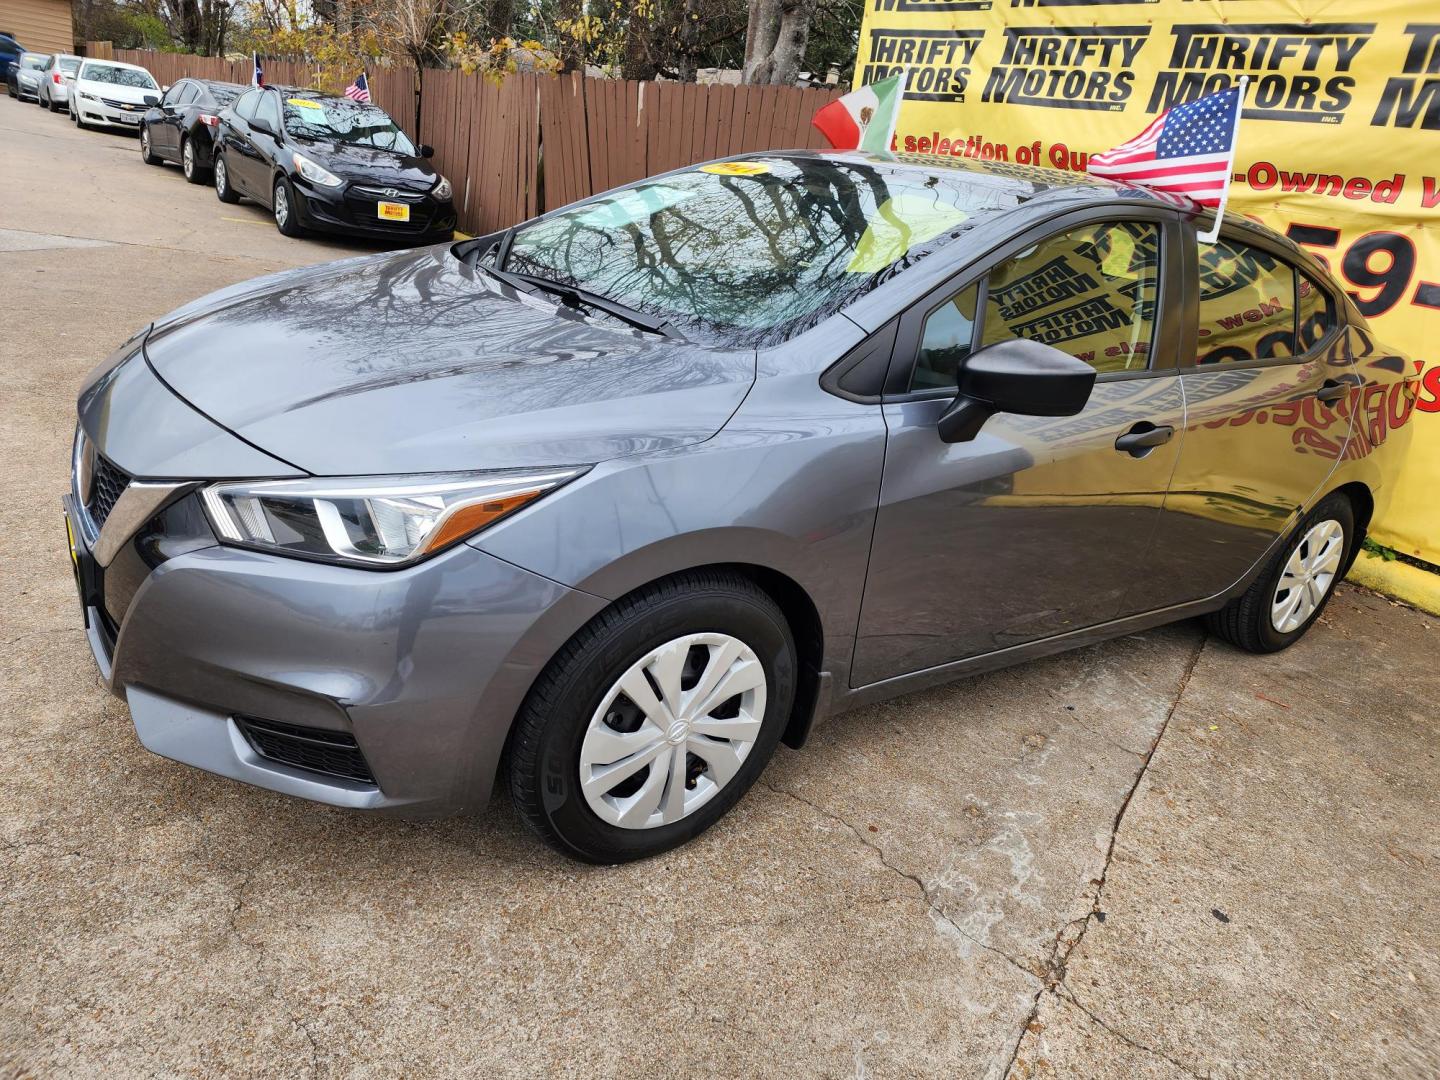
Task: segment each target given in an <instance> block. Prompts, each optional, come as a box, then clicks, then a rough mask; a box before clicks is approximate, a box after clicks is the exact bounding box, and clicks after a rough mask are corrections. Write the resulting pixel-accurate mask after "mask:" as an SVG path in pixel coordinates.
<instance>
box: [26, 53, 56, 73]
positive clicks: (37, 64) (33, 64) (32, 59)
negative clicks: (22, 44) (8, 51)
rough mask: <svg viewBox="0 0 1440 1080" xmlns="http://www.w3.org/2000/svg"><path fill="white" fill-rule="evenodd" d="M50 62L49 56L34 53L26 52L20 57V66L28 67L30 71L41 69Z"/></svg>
mask: <svg viewBox="0 0 1440 1080" xmlns="http://www.w3.org/2000/svg"><path fill="white" fill-rule="evenodd" d="M49 63H50V57H48V56H40V55H37V54H36V53H26V54H25V55H24V56H22V57H21V58H20V66H21V67H23V68H29V69H30V70H31V71H42V70H44V68H45V66H46V65H47V64H49Z"/></svg>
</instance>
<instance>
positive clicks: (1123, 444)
mask: <svg viewBox="0 0 1440 1080" xmlns="http://www.w3.org/2000/svg"><path fill="white" fill-rule="evenodd" d="M1174 434H1175V429H1174V428H1173V427H1171V426H1170V425H1169V424H1160V425H1158V426H1157V425H1155V424H1152V423H1150V421H1149V420H1141V421H1140V422H1139V423H1138V424H1136V425H1135V426H1134V427H1132V428H1131V429H1130V430H1129V431H1127V432H1126V433H1125V434H1124V435H1121V436H1120V437H1119V438H1118V439H1116V440H1115V449H1116V450H1119V451H1121V452H1122V453H1126V454H1129V455H1130V456H1131V457H1137V458H1142V457H1144V456H1145V455H1146V454H1148V453H1150V451H1151V450H1154V449H1155V447H1157V446H1164V445H1165V444H1166V443H1167V442H1169V441H1170V439H1171V437H1172V436H1173V435H1174Z"/></svg>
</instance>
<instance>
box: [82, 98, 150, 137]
mask: <svg viewBox="0 0 1440 1080" xmlns="http://www.w3.org/2000/svg"><path fill="white" fill-rule="evenodd" d="M148 110H149V106H146V105H135V106H133V107H132V108H125V107H123V106H120V105H112V104H109V103H107V102H104V101H101V100H99V99H98V98H92V97H84V98H82V97H79V96H77V97H76V98H75V112H76V114H77V115H78V116H79V117H80V119H81V120H83V121H84V122H85V123H87V124H99V125H103V126H106V127H117V128H125V129H127V130H129V131H139V130H140V118H141V117H143V116H144V115H145V113H146V112H147V111H148Z"/></svg>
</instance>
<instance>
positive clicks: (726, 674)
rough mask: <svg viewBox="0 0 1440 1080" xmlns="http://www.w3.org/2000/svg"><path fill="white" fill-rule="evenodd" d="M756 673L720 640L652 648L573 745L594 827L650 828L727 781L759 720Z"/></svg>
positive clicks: (752, 663) (761, 692)
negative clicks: (594, 817)
mask: <svg viewBox="0 0 1440 1080" xmlns="http://www.w3.org/2000/svg"><path fill="white" fill-rule="evenodd" d="M765 689H766V685H765V668H764V667H763V666H762V665H761V663H760V658H759V657H757V656H756V655H755V651H754V650H753V649H751V648H750V646H748V645H746V644H745V643H744V642H743V641H741V640H739V639H738V638H733V637H730V636H729V635H728V634H715V633H708V634H687V635H686V636H685V637H680V638H676V639H675V640H673V641H668V642H666V643H665V644H664V645H661V646H660V647H659V648H657V649H652V650H651V651H650V652H648V653H646V654H645V656H643V657H641V658H640V660H639V661H637V662H636V663H635V664H633V665H632V666H631V667H630V669H629V670H628V671H626V672H625V674H624V675H622V676H621V677H620V679H619V680H618V681H617V682H616V683H615V685H614V686H612V687H611V688H610V690H609V691H608V692H607V693H606V694H605V696H604V697H603V698H601V700H600V707H599V708H598V709H596V710H595V715H594V716H592V717H591V718H590V726H589V727H588V728H587V729H586V731H585V737H584V739H583V740H582V741H581V743H580V789H581V791H583V792H584V794H585V802H586V803H587V804H588V805H589V807H590V809H591V810H593V811H595V813H596V814H597V815H599V817H600V819H601V820H602V821H605V822H608V823H609V824H611V825H618V826H620V827H621V828H623V829H653V828H655V827H656V826H657V825H669V824H670V823H671V822H675V821H679V820H680V819H681V818H683V817H687V816H688V815H690V814H693V813H694V812H695V811H696V810H698V809H700V807H702V806H704V805H705V804H706V803H707V802H709V801H710V800H711V799H713V798H714V797H715V795H716V794H717V793H718V792H719V791H720V789H721V788H723V787H724V786H725V785H726V784H728V783H729V782H730V781H731V780H732V779H734V777H735V774H736V773H738V772H739V771H740V766H741V763H742V762H744V760H745V758H746V757H747V756H749V754H750V751H751V750H752V749H754V746H755V740H756V739H758V738H759V737H760V727H761V725H762V723H763V722H764V719H765Z"/></svg>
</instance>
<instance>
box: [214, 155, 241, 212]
mask: <svg viewBox="0 0 1440 1080" xmlns="http://www.w3.org/2000/svg"><path fill="white" fill-rule="evenodd" d="M215 197H216V198H217V199H219V200H220V201H221V202H223V203H237V202H239V201H240V196H239V195H236V194H235V189H234V188H232V187H231V186H230V166H228V165H226V164H225V159H224V158H223V157H221V156H220V155H219V154H216V155H215Z"/></svg>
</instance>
